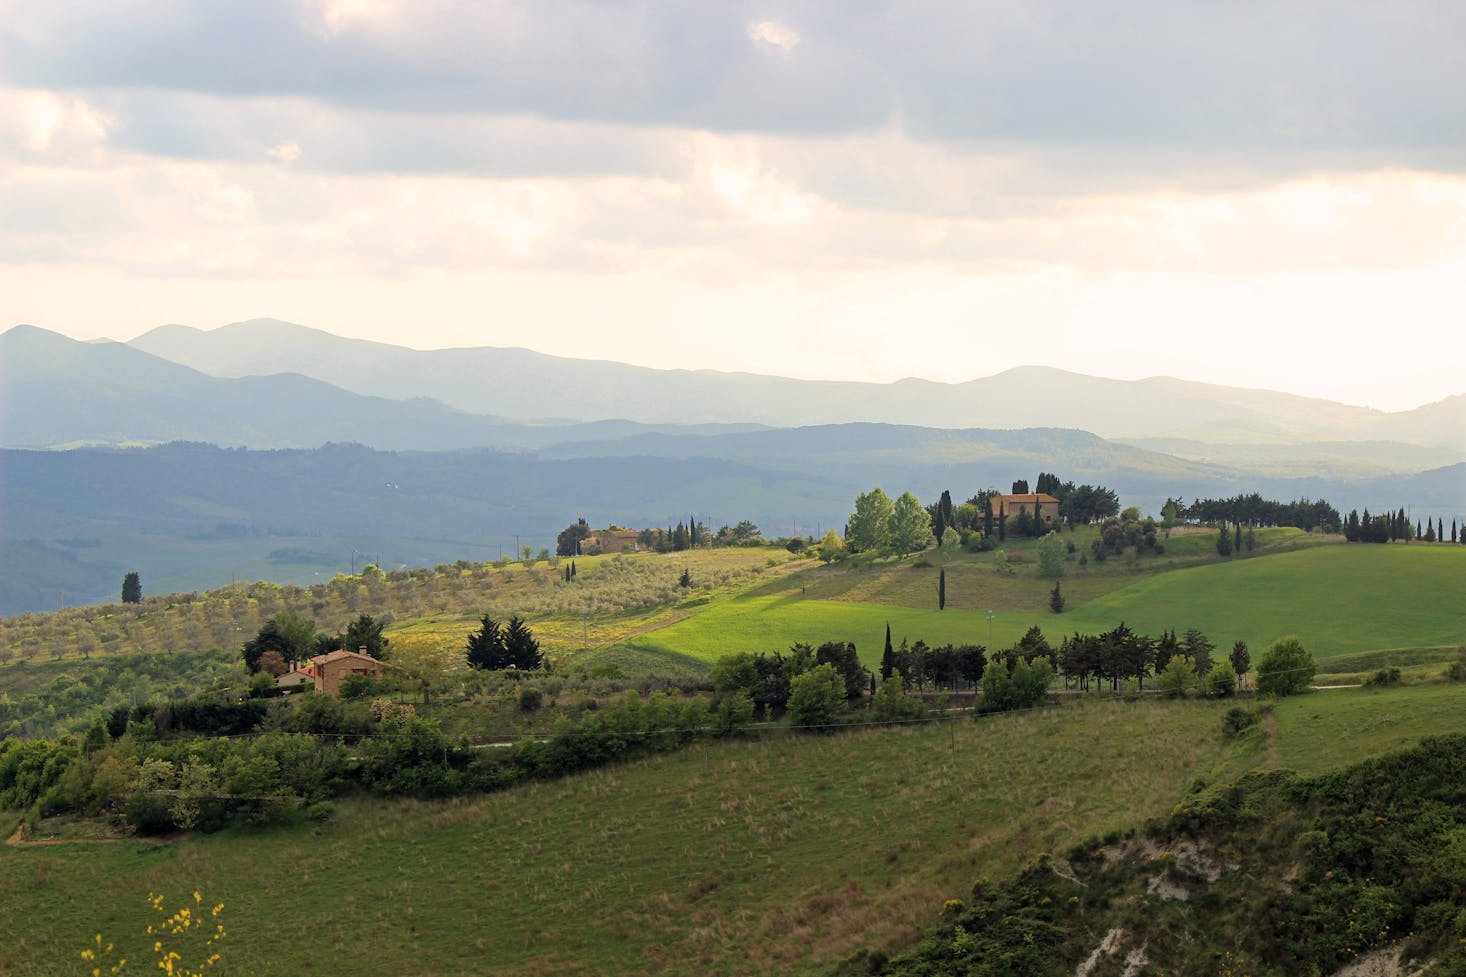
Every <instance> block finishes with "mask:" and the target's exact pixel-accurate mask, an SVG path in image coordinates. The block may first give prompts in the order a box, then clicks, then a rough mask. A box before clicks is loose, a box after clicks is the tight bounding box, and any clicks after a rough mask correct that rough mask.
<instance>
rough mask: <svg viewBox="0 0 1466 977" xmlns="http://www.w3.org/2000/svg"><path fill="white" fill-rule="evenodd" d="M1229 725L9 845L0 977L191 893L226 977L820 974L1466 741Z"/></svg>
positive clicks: (0, 871)
mask: <svg viewBox="0 0 1466 977" xmlns="http://www.w3.org/2000/svg"><path fill="white" fill-rule="evenodd" d="M1227 706H1228V704H1223V703H1215V702H1193V701H1187V702H1164V701H1143V702H1137V703H1125V702H1115V701H1092V702H1091V701H1082V702H1073V701H1071V702H1067V703H1065V704H1064V705H1062V706H1059V707H1055V708H1050V709H1045V710H1041V711H1038V712H1033V713H1027V714H1019V715H1009V716H1001V717H997V718H991V719H985V720H982V721H978V722H974V721H972V720H971V719H968V718H965V717H964V718H961V719H958V720H956V721H954V722H951V723H947V724H939V725H931V726H913V727H901V728H884V729H869V730H859V731H852V732H845V733H841V734H837V735H834V736H825V737H819V736H815V737H809V736H779V737H776V738H770V739H766V740H762V741H753V742H727V743H716V744H711V745H708V746H706V747H703V746H696V747H693V748H691V749H689V750H687V751H684V752H682V753H679V754H675V755H670V756H664V757H658V758H654V759H650V760H645V761H640V762H635V763H631V764H627V765H624V766H621V767H616V768H611V769H607V770H603V771H599V772H596V773H592V774H588V775H584V776H579V777H575V778H571V779H568V780H565V781H561V782H558V783H552V784H540V785H534V786H530V787H527V788H522V789H517V790H514V791H510V792H506V793H503V794H497V795H491V796H487V797H483V798H478V799H473V800H465V801H456V802H442V803H427V802H411V801H399V802H381V801H375V802H373V801H366V800H362V801H355V802H350V803H348V804H345V805H343V807H342V809H341V810H340V812H339V814H338V817H337V819H336V820H335V821H334V822H333V823H331V824H328V825H325V826H320V827H314V828H313V827H294V828H281V829H273V830H265V831H247V830H241V831H231V832H226V833H223V834H219V835H213V836H196V837H189V838H184V839H179V840H175V841H171V842H167V843H163V844H154V843H145V842H140V841H128V842H120V843H112V844H104V843H99V844H85V843H80V842H78V843H63V844H58V845H53V846H35V847H12V846H6V847H4V848H3V849H0V876H3V877H4V878H5V879H6V880H7V885H6V886H4V887H0V918H3V919H5V920H7V921H12V920H23V921H24V925H23V926H20V927H11V926H9V925H7V930H8V932H7V939H6V940H5V941H0V973H13V974H26V975H32V974H34V975H48V974H70V973H75V972H77V970H76V964H77V963H78V957H77V954H78V952H79V950H80V949H81V948H82V947H83V946H84V945H86V943H87V942H88V941H89V940H90V939H91V938H92V936H93V935H94V934H95V933H98V932H101V933H104V934H106V936H107V938H109V939H117V938H120V937H126V936H128V935H129V934H130V939H131V944H132V945H133V946H137V945H138V944H139V943H140V942H141V941H140V939H139V934H141V932H142V930H143V928H144V927H145V926H146V925H147V923H148V922H149V919H148V916H149V913H150V911H149V910H148V908H147V906H146V903H145V897H146V895H147V893H148V892H150V891H157V892H164V893H167V894H169V895H170V897H175V896H182V895H185V894H186V893H190V892H192V891H193V890H194V889H196V888H197V889H200V890H202V892H203V893H204V896H205V898H206V899H207V900H210V901H213V900H220V901H223V902H224V903H225V904H226V910H225V914H226V915H225V919H226V922H227V924H228V929H229V936H228V939H227V941H226V944H225V963H226V967H225V969H223V970H222V971H220V972H222V973H233V974H251V975H269V974H292V975H295V974H305V973H317V974H326V975H333V974H343V975H345V974H362V973H413V974H421V975H450V974H451V975H458V974H484V973H493V974H525V975H549V974H557V975H558V974H570V975H574V974H604V973H618V974H769V973H780V974H799V973H819V972H826V971H827V970H828V968H829V967H830V966H831V965H832V964H834V963H835V962H837V961H838V960H840V959H843V958H844V957H846V956H848V955H849V954H850V953H852V952H854V951H855V950H857V949H860V948H862V947H871V948H893V947H897V946H900V945H903V944H904V943H906V942H907V941H909V940H910V939H911V938H913V937H914V936H916V935H917V934H919V933H920V932H921V931H922V930H923V929H924V928H925V927H926V926H928V925H930V924H932V923H933V922H935V920H936V919H937V917H938V914H939V912H940V909H941V905H942V902H943V901H944V900H945V899H947V898H954V897H955V898H961V897H962V896H963V895H964V894H965V893H966V891H967V889H968V888H969V887H970V885H971V883H972V882H973V881H974V880H975V879H976V878H978V877H1000V876H1002V875H1004V874H1006V873H1009V872H1011V871H1013V870H1014V869H1015V868H1017V867H1018V866H1019V865H1021V864H1023V863H1024V862H1026V861H1028V860H1029V859H1031V858H1033V857H1035V856H1036V855H1037V854H1038V853H1040V852H1044V851H1051V852H1059V853H1061V852H1063V851H1064V850H1065V849H1066V848H1067V847H1068V846H1069V845H1071V844H1073V843H1076V842H1078V841H1080V840H1082V839H1083V838H1086V837H1090V836H1093V835H1097V834H1104V833H1107V832H1110V831H1124V830H1126V829H1128V828H1131V827H1134V826H1137V825H1138V824H1139V823H1140V822H1142V821H1143V820H1145V819H1146V818H1149V817H1154V816H1163V815H1165V814H1167V813H1168V812H1169V811H1170V809H1171V807H1172V806H1173V805H1174V804H1175V803H1176V802H1177V801H1178V800H1179V799H1180V798H1181V797H1182V796H1183V794H1184V792H1185V791H1186V790H1187V789H1188V785H1189V784H1191V783H1192V782H1193V781H1194V780H1196V779H1198V778H1200V779H1202V780H1207V781H1211V782H1215V781H1216V780H1217V779H1219V778H1222V777H1229V776H1233V775H1235V774H1236V773H1239V772H1241V771H1242V770H1245V769H1249V768H1253V767H1259V766H1273V765H1284V766H1290V767H1294V768H1297V769H1300V770H1307V771H1317V770H1322V769H1327V768H1329V767H1334V766H1340V765H1344V764H1347V763H1351V762H1353V761H1355V760H1357V759H1359V758H1360V757H1362V756H1366V755H1369V754H1372V753H1377V752H1379V751H1381V750H1383V749H1387V748H1390V747H1393V746H1396V745H1399V744H1400V743H1402V742H1405V741H1407V740H1410V739H1414V738H1418V737H1419V736H1422V735H1427V734H1430V733H1440V732H1447V731H1453V730H1456V731H1459V730H1461V729H1463V728H1466V708H1463V707H1466V685H1460V684H1457V685H1444V684H1442V685H1435V686H1423V687H1418V688H1404V689H1389V690H1382V691H1375V690H1338V691H1331V692H1317V693H1312V694H1310V695H1307V696H1303V697H1300V698H1298V699H1296V700H1289V701H1286V702H1284V703H1281V704H1280V705H1279V706H1278V708H1277V709H1276V711H1275V712H1274V714H1273V716H1272V717H1271V719H1270V720H1268V721H1267V722H1265V723H1264V725H1263V728H1262V729H1261V730H1260V731H1259V733H1258V734H1257V735H1253V736H1249V737H1244V738H1243V739H1242V740H1241V741H1228V740H1225V739H1223V737H1222V736H1221V735H1220V718H1221V714H1222V712H1223V711H1224V710H1225V709H1226V708H1227ZM1346 733H1347V735H1344V734H1346ZM143 956H145V955H141V954H140V955H139V957H138V959H142V958H143Z"/></svg>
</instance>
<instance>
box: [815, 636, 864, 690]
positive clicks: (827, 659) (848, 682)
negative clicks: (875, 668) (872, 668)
mask: <svg viewBox="0 0 1466 977" xmlns="http://www.w3.org/2000/svg"><path fill="white" fill-rule="evenodd" d="M814 661H815V665H816V666H819V665H833V666H834V668H835V671H836V672H837V673H838V674H839V675H840V678H841V679H842V680H843V681H844V683H845V698H847V699H859V698H860V697H861V696H862V695H864V694H865V690H866V686H868V685H869V684H870V681H869V679H870V672H868V671H866V668H865V666H864V665H862V664H860V656H859V655H857V654H856V653H855V645H854V644H852V643H850V642H846V641H827V642H825V643H824V644H822V645H820V646H819V648H818V650H816V651H815V655H814Z"/></svg>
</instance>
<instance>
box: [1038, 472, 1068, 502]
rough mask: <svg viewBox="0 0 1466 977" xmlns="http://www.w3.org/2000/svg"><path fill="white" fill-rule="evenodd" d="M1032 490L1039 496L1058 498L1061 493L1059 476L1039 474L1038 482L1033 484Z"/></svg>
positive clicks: (1046, 473)
mask: <svg viewBox="0 0 1466 977" xmlns="http://www.w3.org/2000/svg"><path fill="white" fill-rule="evenodd" d="M1033 490H1034V491H1035V492H1037V493H1038V494H1040V495H1052V496H1053V497H1054V498H1056V499H1057V498H1058V497H1059V496H1060V495H1061V494H1062V493H1063V484H1062V483H1061V482H1060V481H1059V476H1058V475H1054V474H1051V473H1049V472H1039V473H1038V481H1037V482H1035V483H1034V485H1033Z"/></svg>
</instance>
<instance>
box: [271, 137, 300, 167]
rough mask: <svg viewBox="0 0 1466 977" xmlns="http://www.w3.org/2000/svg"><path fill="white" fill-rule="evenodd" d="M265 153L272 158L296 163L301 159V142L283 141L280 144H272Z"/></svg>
mask: <svg viewBox="0 0 1466 977" xmlns="http://www.w3.org/2000/svg"><path fill="white" fill-rule="evenodd" d="M265 155H266V156H268V157H270V158H271V159H278V160H279V161H280V162H282V163H294V162H295V161H296V160H298V159H300V143H297V142H282V143H281V144H280V145H278V146H271V147H270V148H269V149H267V150H265Z"/></svg>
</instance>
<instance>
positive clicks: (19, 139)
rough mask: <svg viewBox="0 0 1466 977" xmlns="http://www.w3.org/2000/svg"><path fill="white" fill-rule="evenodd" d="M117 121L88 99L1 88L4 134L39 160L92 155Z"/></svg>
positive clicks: (1, 128) (0, 118)
mask: <svg viewBox="0 0 1466 977" xmlns="http://www.w3.org/2000/svg"><path fill="white" fill-rule="evenodd" d="M115 124H116V121H115V119H113V118H112V117H111V116H110V115H108V114H107V113H106V112H103V111H102V110H101V109H99V108H97V107H96V106H94V105H92V104H91V103H90V102H88V101H87V100H86V99H84V98H81V97H78V96H75V95H68V94H63V93H59V92H50V91H36V90H25V89H14V88H0V134H4V135H5V137H6V140H5V141H7V142H12V143H14V144H15V145H16V146H18V147H19V148H20V149H22V150H24V151H25V152H27V153H30V154H34V155H35V156H41V157H44V156H60V155H68V154H72V153H76V152H90V151H93V150H95V149H97V148H98V147H99V146H101V145H102V144H103V143H105V142H106V140H107V135H108V132H109V131H110V130H111V129H112V128H113V127H114V126H115Z"/></svg>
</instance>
